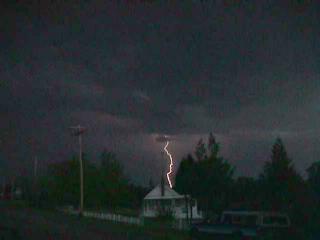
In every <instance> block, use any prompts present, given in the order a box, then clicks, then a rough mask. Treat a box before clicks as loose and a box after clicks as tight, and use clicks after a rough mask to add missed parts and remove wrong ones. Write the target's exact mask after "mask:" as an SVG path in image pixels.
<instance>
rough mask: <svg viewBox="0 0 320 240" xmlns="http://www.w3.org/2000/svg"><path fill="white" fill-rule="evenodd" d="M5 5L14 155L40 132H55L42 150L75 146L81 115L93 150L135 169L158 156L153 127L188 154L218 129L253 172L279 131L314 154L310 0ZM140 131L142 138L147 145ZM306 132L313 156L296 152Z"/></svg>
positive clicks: (1, 72) (42, 137)
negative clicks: (108, 152) (73, 134)
mask: <svg viewBox="0 0 320 240" xmlns="http://www.w3.org/2000/svg"><path fill="white" fill-rule="evenodd" d="M203 2H205V1H203ZM3 9H4V10H2V11H3V14H2V19H3V21H2V22H1V25H0V27H1V29H3V30H2V31H1V32H2V33H3V34H2V35H1V38H0V41H1V52H0V64H1V68H0V76H1V81H2V82H3V83H4V85H3V84H2V85H1V86H2V88H1V95H0V100H1V102H0V110H1V112H0V114H1V116H3V117H2V118H1V120H0V122H1V124H2V126H5V129H6V130H5V131H4V132H3V136H1V137H2V138H4V137H5V138H6V139H7V141H6V143H5V144H4V145H5V147H4V150H5V153H6V156H7V157H8V159H10V160H11V159H12V162H15V163H19V161H20V162H21V161H25V162H27V160H21V159H22V158H23V157H22V156H28V154H29V155H31V151H30V149H29V148H30V147H28V146H27V145H26V141H27V139H28V138H30V137H32V138H36V139H39V142H42V143H46V144H45V145H46V146H44V144H42V146H41V147H39V148H40V149H41V152H42V153H41V154H42V156H43V158H45V159H49V158H50V159H55V158H57V157H56V155H57V152H58V153H59V154H60V155H61V156H63V157H66V156H68V153H69V152H70V151H71V150H70V149H72V146H73V145H72V144H71V143H70V142H72V141H73V140H72V138H70V137H68V134H67V131H66V129H67V128H68V126H70V125H73V124H75V123H76V124H78V123H81V124H84V125H86V126H87V127H88V129H90V131H89V132H88V134H87V135H88V136H87V138H88V139H87V140H88V143H87V144H88V148H89V149H90V150H88V151H91V152H93V153H94V152H98V151H100V150H101V149H103V148H104V147H109V148H112V149H114V150H115V151H117V152H118V153H119V155H121V156H122V158H123V159H128V160H125V164H126V165H127V166H131V167H129V169H131V170H132V171H134V167H135V165H134V164H131V163H130V162H132V161H133V162H134V161H135V162H139V160H138V159H139V156H140V159H144V160H143V162H146V161H148V160H146V159H149V158H151V159H156V160H157V161H158V160H159V158H160V157H158V156H157V155H158V153H159V152H158V149H161V148H160V146H159V147H155V146H158V145H157V142H156V141H154V140H152V139H154V134H158V135H165V134H168V135H170V136H172V137H173V138H176V139H178V140H177V143H175V146H176V147H177V148H178V149H179V150H177V151H176V152H175V154H176V156H178V157H181V156H182V155H183V154H186V153H187V152H188V151H191V146H192V145H193V144H194V142H195V141H196V138H198V137H203V136H204V134H207V133H208V132H209V131H213V132H214V133H215V134H217V135H218V136H219V137H218V139H220V140H221V142H222V146H223V149H224V150H223V151H224V154H225V155H226V156H228V158H230V161H232V162H233V163H234V164H236V165H237V166H239V169H240V171H241V172H242V173H245V174H247V173H248V174H255V173H256V172H257V171H258V170H257V169H258V168H259V167H260V166H261V164H262V162H263V161H264V160H266V159H265V158H264V159H261V158H263V157H262V155H263V154H264V155H265V152H268V151H269V149H270V144H271V143H272V141H273V139H274V138H275V137H276V136H283V137H284V138H285V139H286V140H288V145H290V149H289V150H291V151H292V155H293V158H294V160H295V162H296V163H297V164H298V165H299V168H300V169H301V170H303V168H305V167H306V165H308V164H309V163H310V162H311V161H314V160H316V148H315V147H314V148H313V147H311V146H315V144H313V143H314V141H315V135H316V134H315V133H316V132H319V130H320V129H319V127H318V124H317V122H318V119H319V117H320V116H319V115H320V108H319V105H318V102H319V100H320V99H319V97H318V96H319V92H320V80H319V77H320V73H319V69H320V68H319V67H320V66H319V61H318V60H317V59H318V56H319V54H320V47H319V44H317V43H318V41H319V31H320V30H319V29H320V27H319V20H320V19H319V15H318V12H319V11H318V10H319V6H317V4H313V3H312V2H311V1H310V2H309V3H308V4H302V3H289V2H287V1H282V2H281V3H279V2H277V1H276V2H274V3H271V1H266V2H264V1H259V4H258V3H257V4H254V3H245V4H244V3H234V4H226V3H224V2H219V1H216V2H214V1H212V2H210V1H208V2H207V3H201V2H200V1H186V2H184V3H178V2H175V3H164V2H163V3H161V2H152V3H139V4H134V3H132V2H131V3H128V2H125V1H124V2H118V1H114V2H113V1H109V2H107V3H102V2H101V1H93V2H91V3H84V2H81V1H80V2H79V3H78V4H77V5H72V4H70V3H62V2H57V3H52V4H49V3H47V2H46V1H44V2H42V3H34V4H29V5H27V4H20V3H19V4H18V3H17V4H7V5H5V8H3ZM134 139H140V140H141V139H143V140H141V141H140V140H139V141H140V143H141V145H139V148H137V147H133V144H131V143H132V142H133V141H134ZM301 139H303V141H304V142H308V143H309V145H308V146H305V147H306V149H307V150H306V151H304V153H305V154H306V156H307V157H300V156H301V154H300V155H299V154H298V155H297V159H296V158H295V157H294V156H295V155H296V152H297V151H296V149H297V145H298V144H299V142H300V141H301ZM125 141H128V144H124V146H122V147H121V148H120V147H119V144H117V143H118V142H122V143H124V142H125ZM139 141H138V142H139ZM183 143H184V145H183ZM179 144H182V145H179ZM71 145H72V146H71ZM18 146H19V147H18ZM47 146H50V147H47ZM184 146H185V147H184ZM173 147H174V146H172V148H173ZM146 148H147V149H152V151H151V150H150V151H149V150H144V149H146ZM13 149H19V151H13ZM67 149H68V150H67ZM39 151H40V150H39ZM159 151H160V150H159ZM172 151H174V149H172ZM261 153H263V154H261ZM133 156H136V157H133ZM59 158H60V157H59ZM266 158H268V156H267V157H266ZM13 160H14V161H13ZM50 161H51V160H50ZM52 161H53V160H52ZM141 161H142V160H141ZM152 162H153V161H151V162H150V164H151V163H152ZM252 163H256V166H257V167H256V168H255V169H254V170H251V171H249V172H248V171H247V170H246V169H245V168H246V166H248V164H249V165H250V166H251V165H252ZM17 165H19V164H17ZM155 166H157V165H156V164H155ZM154 170H156V167H155V169H154ZM148 174H149V175H150V174H151V173H148ZM144 180H146V179H144Z"/></svg>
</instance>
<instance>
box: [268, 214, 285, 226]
mask: <svg viewBox="0 0 320 240" xmlns="http://www.w3.org/2000/svg"><path fill="white" fill-rule="evenodd" d="M263 224H265V225H277V226H287V225H288V220H287V218H286V217H282V216H264V217H263Z"/></svg>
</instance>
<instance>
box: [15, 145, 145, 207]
mask: <svg viewBox="0 0 320 240" xmlns="http://www.w3.org/2000/svg"><path fill="white" fill-rule="evenodd" d="M82 159H83V171H84V206H85V208H93V209H110V210H111V209H117V208H132V209H138V208H140V207H141V204H142V199H143V197H144V196H145V194H146V193H147V191H148V190H149V189H148V188H145V187H142V186H137V185H134V184H132V183H130V181H129V180H128V179H127V178H126V176H125V175H124V172H123V166H122V165H121V164H120V162H119V161H118V159H117V158H116V155H115V154H114V153H112V152H110V151H107V150H105V151H103V152H102V153H101V156H100V161H99V163H98V164H94V163H92V162H91V161H89V160H88V158H87V155H86V154H82ZM79 167H80V166H79V158H78V157H77V156H74V157H72V158H71V159H69V160H65V161H61V162H56V163H52V164H50V165H49V166H48V170H47V172H46V174H43V175H42V176H39V177H38V178H37V179H32V178H27V179H23V180H22V181H21V180H20V182H21V185H22V186H23V190H24V191H23V193H24V196H23V197H24V199H27V200H29V202H31V203H32V204H33V205H36V206H37V207H55V206H66V205H69V206H73V207H75V208H78V205H79V196H80V175H79V174H80V172H79Z"/></svg>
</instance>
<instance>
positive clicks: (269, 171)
mask: <svg viewBox="0 0 320 240" xmlns="http://www.w3.org/2000/svg"><path fill="white" fill-rule="evenodd" d="M260 183H261V186H262V188H261V190H262V196H261V199H263V205H264V207H265V208H267V209H274V210H289V209H290V208H291V207H292V206H293V204H294V200H295V196H296V192H297V191H298V189H299V187H300V186H301V183H302V178H301V177H300V176H299V175H298V173H297V172H296V171H295V169H294V166H293V164H292V161H291V159H290V158H289V157H288V155H287V152H286V149H285V146H284V144H283V142H282V140H281V139H280V138H277V139H276V141H275V143H274V145H273V147H272V155H271V161H269V162H266V163H265V165H264V168H263V172H262V173H261V174H260Z"/></svg>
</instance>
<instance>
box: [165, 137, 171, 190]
mask: <svg viewBox="0 0 320 240" xmlns="http://www.w3.org/2000/svg"><path fill="white" fill-rule="evenodd" d="M168 146H169V141H167V143H166V146H165V147H164V148H163V150H164V151H165V152H166V154H167V155H168V157H169V158H170V165H169V172H168V173H167V179H168V183H169V185H170V188H172V183H171V179H170V174H171V173H172V166H173V160H172V156H171V154H170V153H169V151H168V149H167V147H168Z"/></svg>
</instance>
